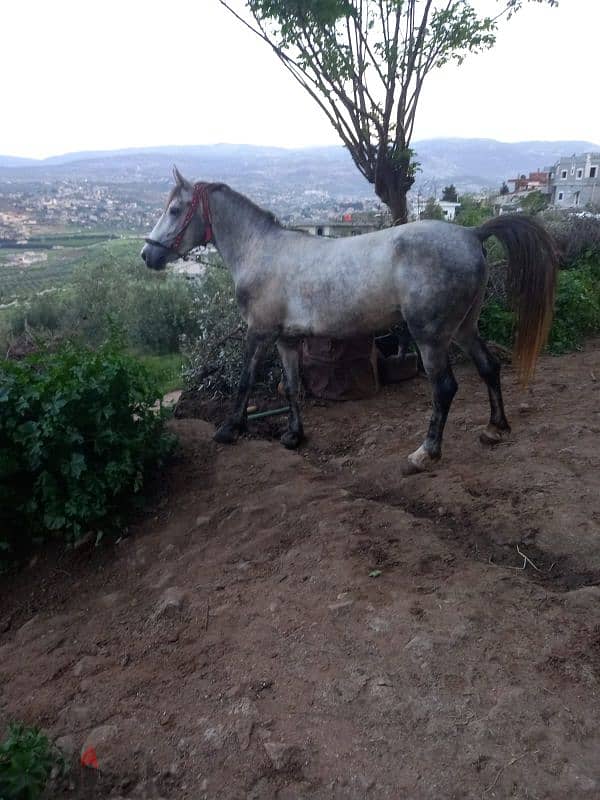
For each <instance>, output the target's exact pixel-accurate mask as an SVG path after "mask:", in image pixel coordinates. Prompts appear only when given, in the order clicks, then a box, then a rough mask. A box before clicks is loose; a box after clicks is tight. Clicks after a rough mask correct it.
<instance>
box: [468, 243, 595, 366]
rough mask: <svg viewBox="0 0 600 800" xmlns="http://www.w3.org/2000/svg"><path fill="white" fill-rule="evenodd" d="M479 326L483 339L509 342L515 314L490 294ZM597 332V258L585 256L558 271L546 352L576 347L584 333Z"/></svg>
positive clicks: (579, 344) (563, 350) (511, 338)
mask: <svg viewBox="0 0 600 800" xmlns="http://www.w3.org/2000/svg"><path fill="white" fill-rule="evenodd" d="M479 329H480V331H481V335H482V336H483V338H484V339H487V340H490V341H494V342H498V343H499V344H503V345H505V346H507V347H510V346H511V345H512V343H513V335H514V315H513V313H512V311H510V310H508V308H507V306H506V304H505V302H504V300H503V299H502V298H499V297H492V298H491V299H489V300H488V301H487V302H486V304H485V305H484V308H483V311H482V313H481V317H480V319H479ZM599 332H600V259H591V260H587V259H584V260H582V261H581V262H580V263H578V264H574V265H572V268H571V269H568V270H561V271H560V272H559V275H558V287H557V292H556V302H555V308H554V321H553V323H552V328H551V329H550V336H549V338H548V351H549V352H550V353H555V354H560V353H566V352H569V351H571V350H576V349H577V348H579V347H580V346H581V345H582V343H583V341H584V339H585V337H586V336H590V335H592V334H597V333H599Z"/></svg>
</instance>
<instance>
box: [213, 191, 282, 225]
mask: <svg viewBox="0 0 600 800" xmlns="http://www.w3.org/2000/svg"><path fill="white" fill-rule="evenodd" d="M219 188H220V189H224V190H225V191H226V192H227V195H228V199H229V201H230V203H231V204H232V205H233V206H237V207H239V208H240V209H241V208H244V209H245V210H247V211H248V210H249V211H250V212H251V213H252V214H253V215H254V216H255V217H256V219H257V221H260V222H261V223H262V224H263V225H264V226H265V228H281V227H282V225H281V223H280V222H279V220H278V219H277V217H276V216H275V214H273V212H272V211H268V210H267V209H265V208H261V207H260V206H259V205H257V204H256V203H255V202H254V201H253V200H250V198H249V197H246V195H244V194H241V192H236V191H235V189H232V188H231V186H228V185H227V184H226V183H221V184H219Z"/></svg>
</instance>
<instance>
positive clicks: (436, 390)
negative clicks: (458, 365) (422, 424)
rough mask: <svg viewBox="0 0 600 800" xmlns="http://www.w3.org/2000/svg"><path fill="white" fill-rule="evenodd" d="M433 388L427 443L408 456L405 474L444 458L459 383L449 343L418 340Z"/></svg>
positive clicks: (423, 468)
mask: <svg viewBox="0 0 600 800" xmlns="http://www.w3.org/2000/svg"><path fill="white" fill-rule="evenodd" d="M416 342H417V346H418V347H419V350H420V352H421V357H422V359H423V366H424V368H425V372H426V373H427V377H428V378H429V382H430V383H431V389H432V400H433V413H432V415H431V420H430V422H429V429H428V431H427V436H426V437H425V440H424V442H423V444H422V445H421V446H420V447H419V448H418V449H417V450H415V452H414V453H411V454H410V455H409V456H408V464H407V465H406V467H405V470H404V472H405V474H412V473H415V472H423V471H424V470H426V469H427V468H428V467H430V466H431V465H432V464H434V463H435V462H436V461H438V460H439V459H440V457H441V455H442V437H443V434H444V426H445V424H446V419H447V418H448V412H449V411H450V406H451V404H452V400H453V398H454V395H455V394H456V390H457V388H458V384H457V383H456V379H455V378H454V374H453V372H452V368H451V366H450V360H449V358H448V343H447V342H444V343H443V344H435V345H432V344H426V343H424V342H422V341H419V339H416Z"/></svg>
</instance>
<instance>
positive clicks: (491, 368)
mask: <svg viewBox="0 0 600 800" xmlns="http://www.w3.org/2000/svg"><path fill="white" fill-rule="evenodd" d="M455 338H456V341H457V343H458V344H459V345H460V347H461V348H462V349H463V350H464V352H465V353H466V354H467V355H468V356H470V357H471V358H472V359H473V361H474V362H475V366H476V367H477V371H478V372H479V375H480V377H481V379H482V380H483V382H484V383H485V384H486V386H487V390H488V396H489V398H490V421H489V424H488V426H487V428H486V429H485V430H484V431H482V433H481V435H480V439H481V441H482V442H483V444H498V442H500V441H502V438H503V434H505V433H509V432H510V425H509V424H508V420H507V419H506V415H505V413H504V402H503V400H502V388H501V386H500V361H499V360H498V359H497V358H496V356H494V355H493V354H492V353H490V351H489V350H488V348H487V346H486V344H485V342H484V341H483V339H482V338H481V337H480V336H479V333H478V332H477V329H476V328H475V329H473V328H472V327H469V328H467V329H466V330H464V329H461V330H460V331H459V332H458V333H457V334H456V337H455Z"/></svg>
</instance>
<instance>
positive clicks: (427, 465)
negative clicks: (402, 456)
mask: <svg viewBox="0 0 600 800" xmlns="http://www.w3.org/2000/svg"><path fill="white" fill-rule="evenodd" d="M439 460H440V456H432V455H431V454H430V453H428V452H427V450H425V448H424V447H423V445H421V447H419V449H418V450H415V452H414V453H411V454H410V455H409V456H408V458H407V459H406V461H405V463H404V465H403V467H402V474H403V475H404V476H408V475H417V474H418V473H419V472H427V470H428V469H431V467H433V466H434V464H436V463H437V462H438V461H439Z"/></svg>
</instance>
